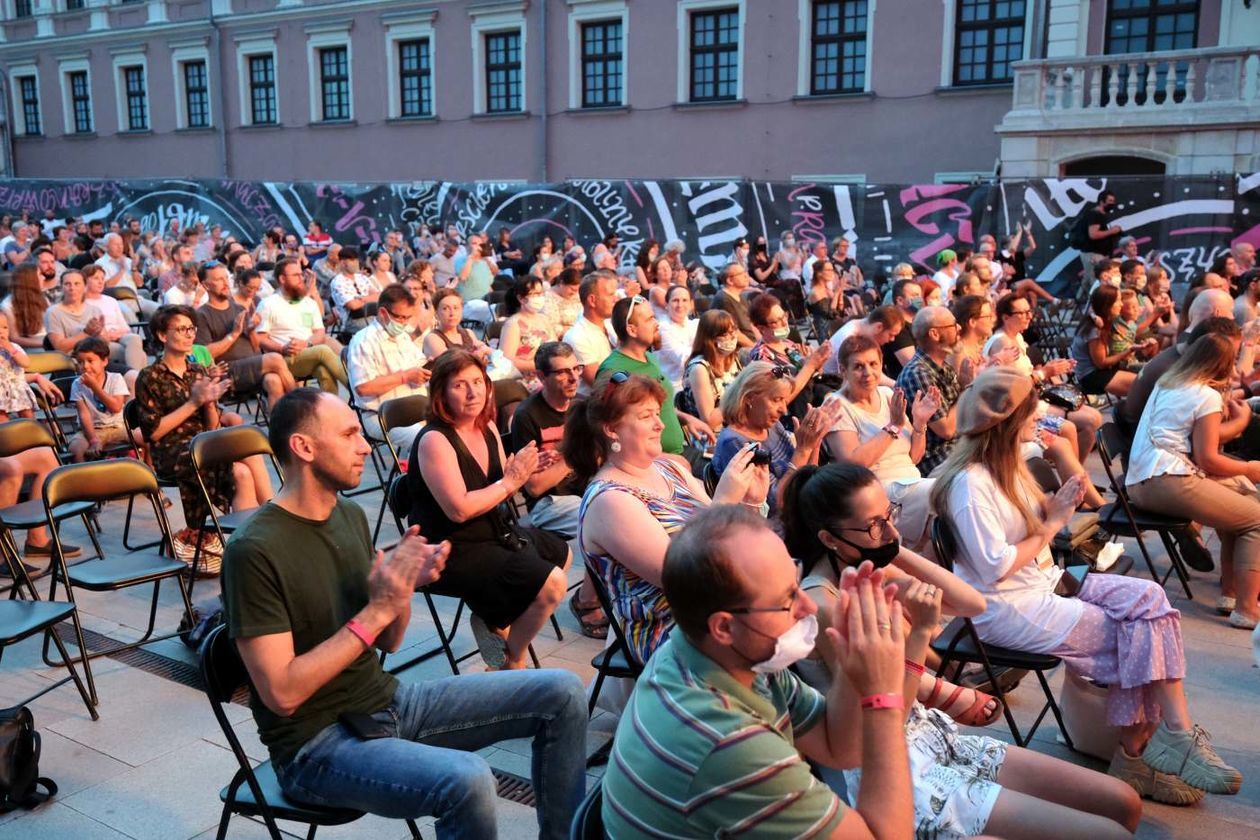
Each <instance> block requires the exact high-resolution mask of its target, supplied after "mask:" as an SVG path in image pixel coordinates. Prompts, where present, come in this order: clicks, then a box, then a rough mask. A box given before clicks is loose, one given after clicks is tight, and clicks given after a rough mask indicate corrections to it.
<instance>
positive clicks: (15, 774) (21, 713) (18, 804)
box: [0, 706, 57, 814]
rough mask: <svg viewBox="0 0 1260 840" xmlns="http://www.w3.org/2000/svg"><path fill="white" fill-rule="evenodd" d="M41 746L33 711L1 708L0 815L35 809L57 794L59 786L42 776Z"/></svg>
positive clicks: (24, 708)
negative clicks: (19, 809) (40, 767)
mask: <svg viewBox="0 0 1260 840" xmlns="http://www.w3.org/2000/svg"><path fill="white" fill-rule="evenodd" d="M39 747H40V743H39V733H38V732H36V731H35V718H34V717H32V716H31V710H30V709H28V708H27V707H25V706H15V707H13V708H11V709H0V814H4V813H8V812H9V811H12V810H13V809H14V808H34V807H35V806H36V805H39V804H41V803H44V802H47V801H48V800H49V799H51V798H52V797H54V796H56V795H57V783H56V782H54V781H53V780H52V779H48V778H45V777H43V776H40V775H39ZM40 787H43V788H44V790H43V791H41V790H40Z"/></svg>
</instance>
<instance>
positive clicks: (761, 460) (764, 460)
mask: <svg viewBox="0 0 1260 840" xmlns="http://www.w3.org/2000/svg"><path fill="white" fill-rule="evenodd" d="M770 460H771V459H770V450H769V449H763V448H761V447H760V446H758V447H757V449H756V450H755V451H754V452H753V456H752V463H753V466H756V467H768V466H770Z"/></svg>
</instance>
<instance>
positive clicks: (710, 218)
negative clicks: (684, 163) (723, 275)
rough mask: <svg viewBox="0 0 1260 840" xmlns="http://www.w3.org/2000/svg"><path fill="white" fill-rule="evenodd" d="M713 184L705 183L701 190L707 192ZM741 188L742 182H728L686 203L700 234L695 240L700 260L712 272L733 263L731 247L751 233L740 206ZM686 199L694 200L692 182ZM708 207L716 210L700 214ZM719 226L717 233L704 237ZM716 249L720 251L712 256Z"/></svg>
mask: <svg viewBox="0 0 1260 840" xmlns="http://www.w3.org/2000/svg"><path fill="white" fill-rule="evenodd" d="M710 183H711V182H709V181H702V182H700V184H699V188H700V189H702V190H704V189H706V188H707V187H708V186H709V184H710ZM739 188H740V184H739V182H737V181H725V182H723V183H722V184H720V185H718V186H716V187H714V188H713V189H711V190H707V191H706V192H702V193H700V194H699V195H697V196H694V197H692V198H691V200H690V201H688V202H687V209H688V210H689V211H691V214H692V216H693V217H694V219H695V224H696V230H697V232H698V233H699V234H700V235H699V237H698V238H697V239H696V244H697V246H698V247H699V248H700V260H701V261H702V262H703V263H704V264H705V265H706V266H707V267H709V268H710V269H713V270H717V269H719V268H721V267H722V266H724V265H726V263H727V261H728V260H729V259H730V253H731V246H732V244H733V243H734V242H735V240H736V239H739V238H740V237H741V236H745V235H747V233H748V228H746V227H744V222H743V219H742V217H743V215H744V208H743V205H741V204H740V202H739ZM683 195H686V196H691V184H690V182H684V183H683ZM709 205H716V206H715V207H713V208H712V209H710V210H708V211H707V212H704V213H701V212H700V211H701V210H702V209H703V208H707V207H709ZM718 226H721V227H720V228H719V229H718V230H715V231H714V232H712V233H705V231H706V230H708V229H710V228H714V227H718ZM714 248H717V249H718V250H717V253H713V252H712V249H714Z"/></svg>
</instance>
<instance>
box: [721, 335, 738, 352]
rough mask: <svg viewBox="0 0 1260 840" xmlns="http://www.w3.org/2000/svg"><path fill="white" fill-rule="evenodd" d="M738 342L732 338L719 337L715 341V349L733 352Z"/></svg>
mask: <svg viewBox="0 0 1260 840" xmlns="http://www.w3.org/2000/svg"><path fill="white" fill-rule="evenodd" d="M738 346H739V342H738V341H737V340H736V339H733V338H721V339H718V341H717V349H718V350H719V351H720V352H722V353H734V352H735V348H736V347H738Z"/></svg>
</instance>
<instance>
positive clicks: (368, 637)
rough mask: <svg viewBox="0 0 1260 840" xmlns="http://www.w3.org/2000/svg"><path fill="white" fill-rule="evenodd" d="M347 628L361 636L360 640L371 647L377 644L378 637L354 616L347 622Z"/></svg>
mask: <svg viewBox="0 0 1260 840" xmlns="http://www.w3.org/2000/svg"><path fill="white" fill-rule="evenodd" d="M346 629H347V630H349V631H350V632H351V633H353V634H354V635H356V636H358V637H359V641H360V642H363V644H364V645H366V646H367V647H368V648H369V649H371V647H372V646H373V645H374V644H376V637H375V636H373V635H372V634H371V633H369V632H368V629H367V628H366V627H364V626H363V625H362V624H360V623H359V622H358V621H356V620H354V619H353V618H352V619H350V620H349V621H347V622H346Z"/></svg>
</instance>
